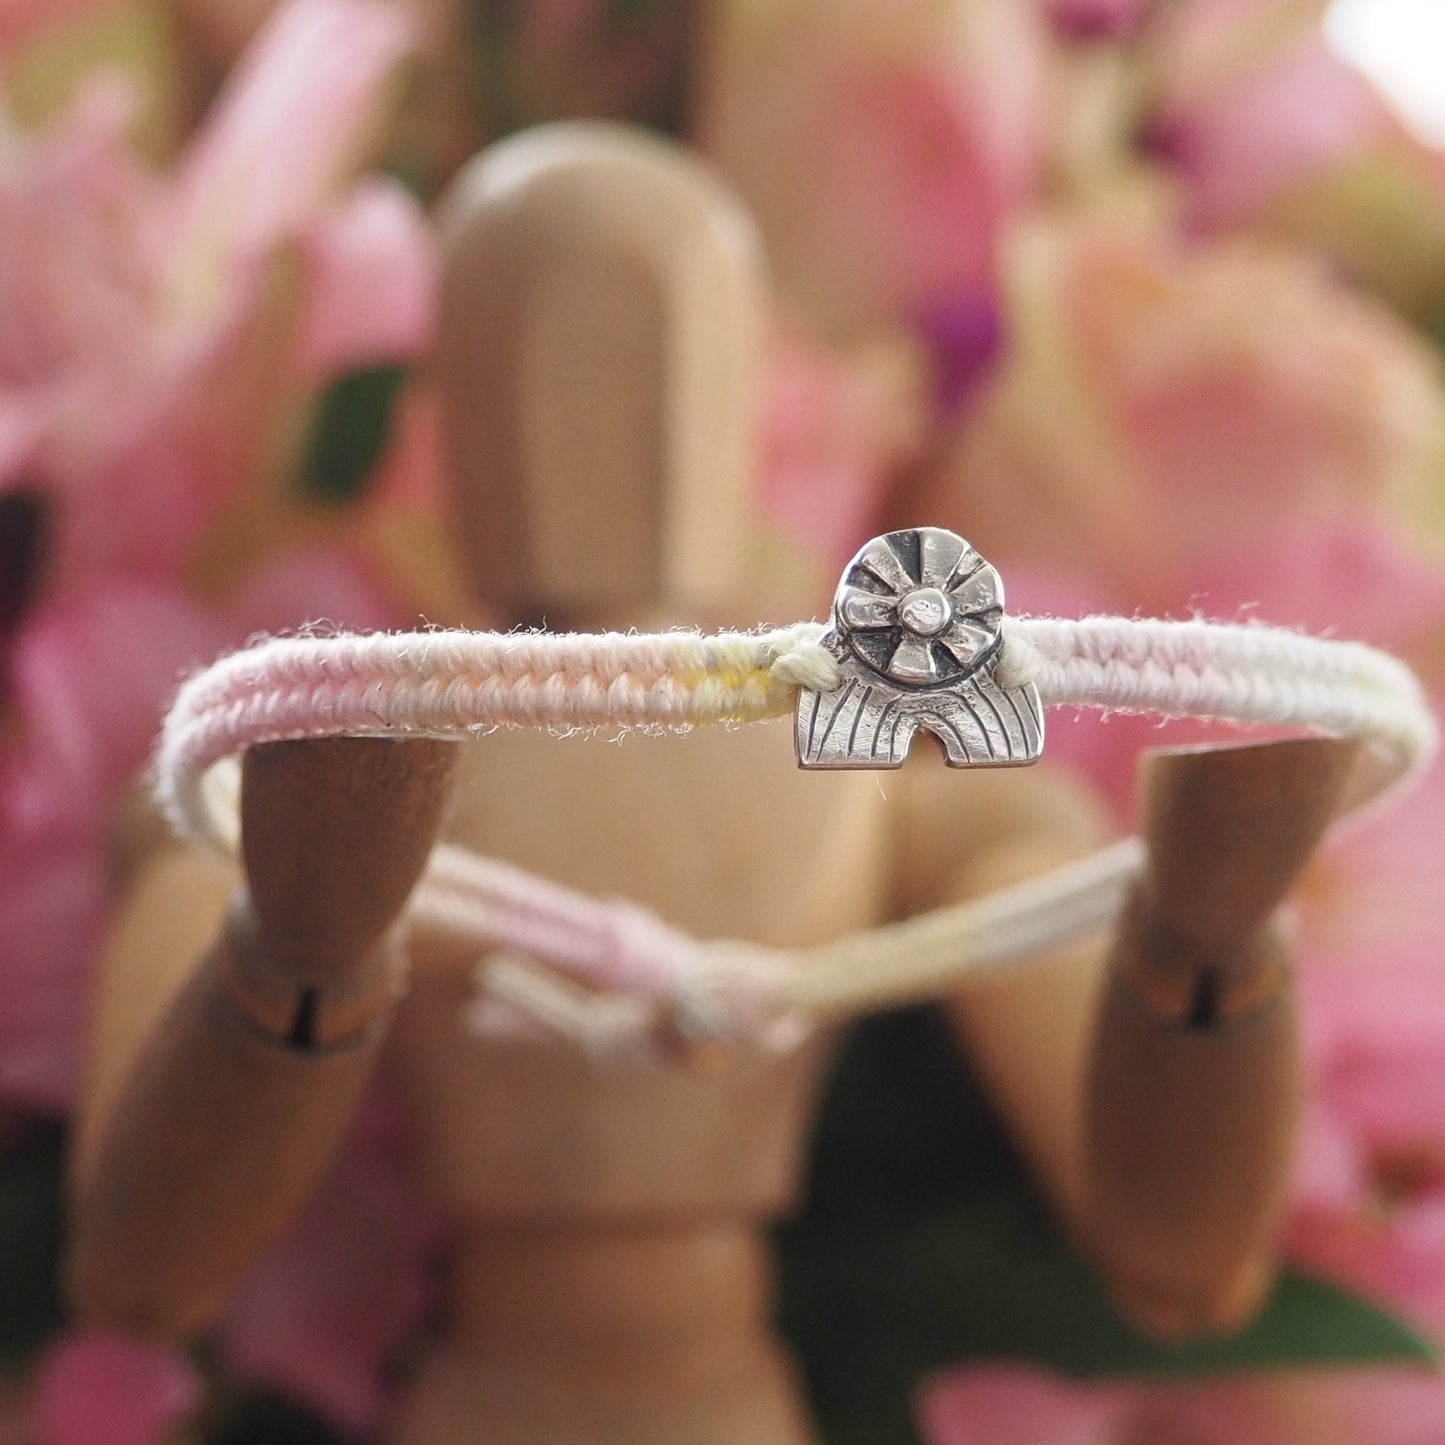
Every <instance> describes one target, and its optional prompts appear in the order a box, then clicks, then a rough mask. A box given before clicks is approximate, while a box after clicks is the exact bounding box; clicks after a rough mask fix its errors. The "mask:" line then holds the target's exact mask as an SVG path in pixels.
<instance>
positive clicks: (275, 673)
mask: <svg viewBox="0 0 1445 1445" xmlns="http://www.w3.org/2000/svg"><path fill="white" fill-rule="evenodd" d="M823 632H824V629H823V627H822V626H821V625H820V624H818V623H799V624H797V625H795V626H793V627H788V628H782V629H778V630H775V631H770V632H758V633H743V632H732V633H721V634H716V635H711V636H709V635H704V634H702V633H698V632H687V631H677V632H664V633H652V634H639V633H600V634H587V633H539V632H516V633H488V632H465V631H444V630H434V631H426V632H411V633H375V634H365V635H345V634H343V635H339V636H330V637H315V636H299V637H280V638H271V639H268V640H266V641H263V642H260V643H258V644H256V645H255V646H252V647H249V648H246V649H244V650H243V651H240V652H236V653H232V654H230V655H229V656H227V657H223V658H222V659H220V660H219V661H218V662H217V663H215V664H213V665H212V666H211V667H209V668H207V669H206V670H205V671H203V672H200V673H198V674H196V675H195V676H193V677H192V678H190V679H189V680H188V681H187V682H186V683H185V684H184V685H183V686H182V687H181V689H180V692H179V694H178V695H177V698H176V701H175V704H174V706H173V707H172V709H171V711H170V714H169V715H168V717H167V719H166V723H165V727H164V729H163V731H162V734H161V738H160V742H159V745H158V748H157V752H156V760H155V777H156V789H157V794H158V796H159V799H160V801H161V803H162V804H163V806H164V807H165V809H166V811H167V813H168V815H169V816H170V818H171V819H172V821H173V823H174V824H175V826H176V827H177V828H178V830H179V831H180V832H182V833H183V834H186V835H189V836H193V837H199V838H204V839H206V840H208V841H209V842H211V843H212V844H213V845H215V846H217V847H221V848H223V849H229V848H232V847H234V836H235V819H234V817H233V816H231V815H230V814H231V813H232V812H233V810H234V790H233V789H227V788H224V787H220V788H217V787H207V786H206V785H205V779H206V775H207V774H208V773H209V772H210V771H211V770H212V769H213V768H214V767H215V766H216V765H217V764H219V763H221V762H222V761H223V760H225V759H226V758H229V757H233V756H236V755H238V754H240V753H242V752H244V750H245V749H246V748H248V747H251V746H253V745H255V744H258V743H265V742H277V741H281V740H285V739H297V738H312V737H331V736H346V735H353V736H386V735H396V736H414V737H438V738H460V737H465V736H468V735H470V734H475V733H479V732H484V731H487V730H489V729H491V728H494V727H544V728H550V729H554V730H557V731H563V732H566V731H575V730H579V729H595V728H611V729H617V730H624V729H627V728H631V727H653V728H657V727H661V728H673V729H686V728H690V727H694V726H698V725H700V724H705V723H714V722H735V723H742V722H754V721H758V720H761V719H763V718H770V717H778V716H782V715H784V714H786V713H788V712H789V711H791V710H792V707H793V705H794V702H795V699H796V696H797V692H798V689H799V688H800V687H808V688H813V689H816V690H820V691H827V690H830V688H831V687H832V686H833V685H836V681H837V676H838V673H837V666H838V665H837V662H836V661H835V659H834V658H833V656H832V654H831V653H830V652H829V650H828V649H827V647H825V646H824V645H823V644H822V643H821V641H820V638H821V637H822V635H823ZM997 667H998V669H999V671H1000V673H1001V674H1002V676H1003V677H1004V678H1005V679H1006V681H1007V682H1008V684H1009V685H1017V684H1019V683H1022V682H1033V683H1034V684H1035V685H1036V686H1037V687H1038V689H1039V693H1040V696H1041V698H1042V700H1043V702H1044V704H1045V705H1046V706H1055V707H1057V706H1074V707H1089V708H1099V709H1102V710H1104V711H1106V712H1149V713H1157V714H1159V715H1161V716H1164V717H1199V718H1207V719H1213V720H1217V721H1224V722H1232V723H1237V724H1245V725H1248V724H1258V725H1266V726H1275V727H1289V728H1296V729H1299V730H1301V731H1306V732H1315V733H1322V734H1326V735H1329V736H1339V737H1360V738H1362V739H1364V740H1365V741H1366V742H1367V744H1369V746H1368V748H1367V749H1366V750H1365V758H1366V762H1365V764H1364V765H1363V766H1362V769H1361V772H1360V775H1359V777H1358V778H1357V779H1356V780H1355V783H1354V785H1353V787H1352V789H1351V792H1350V795H1349V798H1348V800H1347V805H1348V806H1349V807H1357V806H1359V805H1361V804H1362V803H1364V802H1366V801H1369V800H1370V799H1372V798H1374V797H1377V796H1378V795H1380V794H1381V793H1383V792H1385V791H1387V790H1388V789H1390V788H1391V787H1393V786H1395V785H1397V784H1399V783H1401V782H1402V781H1403V780H1408V779H1409V778H1412V777H1414V776H1417V775H1418V773H1419V772H1420V771H1421V769H1422V768H1423V767H1424V765H1425V763H1426V762H1427V761H1428V759H1429V757H1430V756H1431V754H1432V753H1433V752H1434V749H1435V746H1436V725H1435V720H1434V717H1433V715H1432V713H1431V711H1430V708H1429V705H1428V703H1427V702H1426V700H1425V697H1424V695H1423V693H1422V691H1421V689H1420V686H1419V683H1418V682H1417V681H1416V679H1415V677H1414V674H1413V673H1411V672H1410V670H1409V669H1408V668H1407V667H1406V666H1405V665H1404V664H1403V663H1401V662H1399V661H1398V660H1397V659H1395V658H1393V657H1391V656H1389V655H1388V654H1386V653H1383V652H1379V651H1377V650H1376V649H1374V648H1371V647H1366V646H1364V645H1363V644H1360V643H1351V642H1337V641H1333V640H1327V639H1321V638H1316V637H1310V636H1306V635H1303V634H1300V633H1296V632H1290V631H1287V630H1285V629H1281V628H1274V627H1268V626H1265V625H1263V624H1259V623H1245V624H1224V623H1212V622H1203V621H1179V622H1172V621H1153V620H1142V619H1131V618H1122V617H1088V618H1083V619H1079V620H1065V619H1059V618H1042V617H1036V618H1008V619H1005V622H1004V626H1003V647H1002V651H1001V654H1000V657H999V660H998V663H997ZM222 781H224V779H223V780H222Z"/></svg>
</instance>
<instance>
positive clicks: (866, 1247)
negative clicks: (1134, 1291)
mask: <svg viewBox="0 0 1445 1445" xmlns="http://www.w3.org/2000/svg"><path fill="white" fill-rule="evenodd" d="M781 1267H782V1285H781V1320H782V1325H783V1329H784V1332H785V1333H786V1334H787V1335H788V1337H789V1338H790V1339H791V1340H792V1342H793V1345H794V1348H795V1349H796V1350H797V1352H798V1355H799V1358H800V1360H801V1361H802V1364H803V1368H804V1371H805V1373H806V1375H807V1378H808V1380H809V1384H810V1387H811V1391H812V1395H813V1402H814V1408H815V1409H816V1411H817V1412H818V1415H819V1418H820V1421H821V1423H822V1425H823V1429H824V1433H825V1435H826V1437H827V1438H828V1440H829V1442H830V1445H846V1442H850V1441H853V1440H856V1441H858V1442H859V1445H862V1442H863V1441H864V1440H867V1441H869V1442H871V1445H892V1442H895V1441H896V1442H898V1445H905V1442H912V1441H913V1435H912V1429H911V1425H910V1424H909V1421H908V1403H907V1402H908V1399H909V1396H910V1394H911V1393H912V1390H913V1389H914V1387H915V1386H916V1384H917V1383H918V1381H919V1380H920V1379H921V1378H922V1377H923V1376H924V1375H926V1374H928V1373H930V1372H931V1371H934V1370H938V1369H941V1368H944V1367H946V1366H949V1365H954V1364H958V1363H960V1362H962V1361H964V1360H967V1359H982V1358H998V1357H1009V1358H1014V1359H1020V1358H1022V1359H1029V1360H1032V1361H1035V1362H1036V1363H1038V1364H1041V1365H1044V1366H1047V1367H1050V1368H1053V1369H1056V1370H1059V1371H1062V1372H1064V1373H1067V1374H1072V1375H1077V1376H1098V1375H1185V1374H1188V1375H1200V1374H1212V1373H1221V1372H1237V1371H1241V1370H1263V1369H1275V1368H1283V1367H1286V1366H1292V1365H1296V1366H1297V1365H1320V1364H1328V1365H1363V1364H1384V1363H1409V1364H1419V1365H1430V1364H1433V1363H1434V1361H1435V1356H1434V1353H1433V1351H1432V1349H1431V1347H1430V1346H1429V1345H1428V1344H1427V1343H1426V1342H1425V1340H1423V1339H1422V1338H1421V1337H1420V1336H1419V1335H1418V1334H1416V1333H1415V1332H1414V1331H1413V1330H1412V1329H1410V1327H1409V1326H1407V1325H1406V1324H1404V1323H1403V1322H1402V1321H1400V1320H1398V1319H1396V1318H1395V1317H1393V1316H1392V1315H1390V1314H1388V1313H1387V1312H1385V1311H1383V1310H1381V1309H1379V1308H1377V1307H1376V1306H1374V1305H1371V1304H1368V1303H1366V1302H1365V1301H1363V1300H1361V1299H1358V1298H1356V1297H1354V1296H1352V1295H1350V1294H1349V1293H1347V1292H1346V1291H1344V1290H1340V1289H1337V1288H1335V1287H1334V1286H1332V1285H1328V1284H1325V1283H1323V1282H1321V1281H1319V1280H1314V1279H1308V1278H1306V1277H1304V1276H1302V1275H1298V1274H1286V1275H1285V1276H1284V1277H1283V1279H1282V1280H1281V1281H1280V1284H1279V1286H1278V1288H1277V1289H1276V1290H1275V1293H1274V1295H1273V1297H1272V1298H1271V1300H1270V1302H1269V1304H1268V1306H1267V1308H1266V1309H1265V1310H1264V1312H1263V1313H1262V1314H1261V1315H1260V1316H1259V1318H1258V1319H1256V1320H1255V1322H1254V1323H1253V1324H1251V1325H1250V1326H1249V1327H1248V1328H1247V1329H1245V1330H1243V1331H1242V1332H1240V1333H1239V1334H1236V1335H1234V1336H1232V1337H1230V1338H1228V1339H1222V1340H1214V1341H1208V1342H1204V1343H1199V1344H1193V1345H1189V1346H1186V1347H1183V1348H1169V1347H1167V1346H1163V1345H1160V1344H1158V1343H1156V1342H1154V1341H1150V1340H1147V1339H1144V1338H1142V1337H1141V1336H1139V1335H1137V1334H1135V1333H1134V1331H1132V1330H1131V1329H1130V1328H1129V1327H1128V1326H1127V1325H1126V1324H1125V1323H1124V1322H1123V1321H1122V1320H1121V1319H1120V1318H1119V1316H1118V1315H1117V1314H1115V1312H1114V1310H1113V1308H1112V1307H1111V1305H1110V1303H1109V1301H1108V1299H1107V1297H1106V1296H1105V1295H1104V1293H1103V1291H1102V1289H1101V1288H1100V1287H1099V1285H1098V1283H1097V1281H1096V1280H1095V1278H1094V1277H1093V1275H1092V1274H1091V1273H1090V1272H1089V1270H1088V1269H1087V1268H1086V1267H1085V1266H1084V1265H1083V1264H1082V1263H1081V1262H1080V1261H1079V1259H1078V1258H1077V1257H1076V1256H1075V1255H1074V1254H1073V1253H1072V1252H1071V1251H1070V1250H1068V1249H1067V1248H1066V1247H1065V1246H1064V1245H1063V1244H1062V1243H1061V1242H1060V1240H1059V1239H1058V1237H1057V1236H1056V1235H1055V1233H1054V1232H1053V1231H1052V1230H1051V1229H1050V1227H1049V1225H1048V1223H1047V1221H1046V1220H1045V1219H1044V1218H1043V1217H1042V1215H1041V1213H1040V1211H1039V1209H1038V1207H1037V1205H1035V1204H1034V1202H1033V1201H1032V1200H1031V1198H1030V1197H1029V1196H1028V1195H1027V1194H1025V1193H1022V1192H1019V1191H1016V1190H1008V1191H1005V1192H1000V1193H998V1194H996V1195H994V1196H992V1197H985V1198H982V1199H980V1200H978V1201H976V1202H975V1203H974V1204H972V1205H970V1206H968V1207H966V1208H961V1209H957V1210H954V1211H951V1212H949V1213H947V1214H942V1215H933V1216H929V1217H927V1218H923V1219H918V1220H914V1221H912V1222H910V1223H904V1222H901V1221H900V1222H898V1223H897V1224H895V1225H892V1226H883V1225H873V1226H868V1227H863V1228H855V1227H845V1228H841V1229H839V1230H837V1231H834V1232H832V1233H831V1234H823V1233H820V1232H817V1231H813V1232H811V1233H810V1234H809V1235H808V1236H807V1237H804V1238H801V1239H800V1238H797V1237H790V1236H789V1235H788V1233H787V1232H785V1233H784V1234H783V1236H782V1249H781ZM865 1431H866V1433H865Z"/></svg>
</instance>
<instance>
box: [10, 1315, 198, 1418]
mask: <svg viewBox="0 0 1445 1445" xmlns="http://www.w3.org/2000/svg"><path fill="white" fill-rule="evenodd" d="M200 1403H201V1382H200V1377H199V1376H198V1374H197V1373H196V1370H195V1369H194V1367H193V1366H192V1365H191V1364H190V1363H189V1361H187V1360H186V1359H185V1357H184V1356H182V1355H179V1354H177V1353H176V1352H175V1351H173V1350H167V1349H161V1348H159V1347H157V1346H154V1345H145V1344H141V1343H139V1342H137V1341H135V1340H131V1339H128V1338H126V1337H124V1336H121V1335H113V1334H108V1333H105V1332H103V1331H100V1330H84V1331H77V1332H74V1333H70V1334H64V1335H61V1336H60V1337H59V1339H58V1340H57V1341H56V1342H55V1343H53V1344H52V1345H50V1346H49V1347H48V1348H47V1349H46V1350H45V1352H44V1353H43V1354H42V1356H41V1358H40V1361H39V1364H38V1365H37V1367H36V1371H35V1377H34V1385H33V1387H32V1396H31V1402H30V1414H31V1417H32V1420H31V1429H32V1431H33V1445H163V1442H164V1441H166V1440H168V1439H170V1438H171V1436H172V1431H174V1429H175V1428H176V1426H177V1425H179V1424H180V1423H181V1422H182V1421H183V1420H184V1419H185V1418H186V1416H187V1415H189V1414H190V1413H191V1412H192V1411H194V1410H195V1409H196V1408H197V1407H198V1406H199V1405H200Z"/></svg>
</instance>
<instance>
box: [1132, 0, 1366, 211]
mask: <svg viewBox="0 0 1445 1445" xmlns="http://www.w3.org/2000/svg"><path fill="white" fill-rule="evenodd" d="M1324 8H1325V7H1324V5H1323V4H1322V3H1306V4H1300V3H1299V0H1184V3H1182V4H1178V5H1171V6H1163V7H1161V9H1160V14H1159V16H1158V18H1157V20H1156V22H1155V24H1154V25H1153V26H1152V27H1151V30H1150V32H1149V38H1150V45H1149V60H1150V62H1151V74H1152V80H1153V85H1154V118H1153V123H1152V133H1153V137H1154V139H1155V141H1156V143H1157V146H1158V148H1159V151H1160V154H1161V155H1162V156H1163V158H1164V159H1166V160H1167V161H1169V162H1171V163H1172V164H1173V165H1174V166H1175V167H1176V168H1177V169H1178V170H1179V171H1180V173H1181V174H1182V175H1183V176H1184V177H1185V179H1186V181H1187V183H1188V185H1189V189H1190V197H1191V202H1192V206H1193V210H1194V214H1195V217H1196V219H1197V220H1198V221H1199V222H1200V223H1201V224H1203V225H1206V226H1209V227H1220V226H1228V225H1233V224H1237V223H1239V222H1241V221H1246V220H1251V219H1258V218H1259V216H1260V215H1261V213H1263V212H1264V211H1265V210H1266V209H1267V208H1268V206H1269V205H1270V204H1271V203H1272V202H1273V201H1274V200H1275V199H1276V198H1277V197H1278V196H1279V195H1280V194H1281V193H1282V192H1285V191H1288V190H1290V189H1291V188H1293V187H1297V186H1300V185H1302V184H1305V183H1307V182H1308V181H1309V180H1310V179H1311V178H1312V177H1313V176H1314V175H1315V174H1317V173H1318V172H1320V171H1323V170H1325V169H1327V168H1330V167H1332V166H1334V165H1337V164H1338V163H1339V162H1340V161H1341V160H1342V159H1344V158H1345V157H1348V156H1350V155H1352V154H1354V153H1356V152H1358V151H1359V150H1361V149H1362V148H1363V147H1364V146H1366V145H1367V144H1368V143H1369V142H1370V141H1371V140H1372V139H1374V138H1375V137H1376V136H1378V135H1380V134H1381V133H1382V132H1383V131H1384V130H1385V129H1386V128H1387V126H1388V124H1389V121H1388V112H1387V111H1386V109H1385V106H1384V103H1383V102H1382V101H1381V100H1380V99H1379V97H1378V96H1377V95H1376V94H1375V93H1374V91H1373V90H1372V89H1371V88H1370V86H1369V84H1368V82H1367V81H1366V80H1365V78H1364V77H1363V76H1362V75H1361V74H1360V73H1359V72H1358V71H1357V70H1355V69H1353V68H1352V67H1350V66H1349V65H1347V64H1346V63H1345V62H1344V61H1343V60H1341V59H1340V58H1339V57H1338V56H1337V55H1336V54H1335V53H1334V52H1333V51H1332V50H1331V49H1330V48H1329V46H1328V44H1327V43H1326V40H1325V33H1324V26H1323V23H1322V22H1323V15H1324Z"/></svg>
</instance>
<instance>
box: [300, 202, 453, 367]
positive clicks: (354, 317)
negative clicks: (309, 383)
mask: <svg viewBox="0 0 1445 1445" xmlns="http://www.w3.org/2000/svg"><path fill="white" fill-rule="evenodd" d="M300 243H301V256H302V264H303V268H304V274H305V278H306V285H305V291H306V296H305V302H304V305H305V310H304V312H303V315H302V319H301V325H300V332H301V335H300V345H299V354H298V358H297V360H298V365H299V367H300V370H301V371H302V373H303V374H304V375H305V376H306V378H307V379H308V380H319V379H321V378H323V377H330V376H336V375H339V374H341V373H344V372H346V371H350V370H353V369H355V368H358V367H363V366H372V365H375V364H376V363H378V362H387V361H397V360H399V359H403V358H409V357H413V356H416V355H417V354H418V353H419V352H420V351H421V350H422V348H423V346H424V345H425V344H426V342H428V341H429V340H430V338H431V328H432V318H433V307H434V298H435V287H436V259H437V258H436V251H435V248H434V246H433V244H432V237H431V232H430V230H429V229H428V227H427V223H426V219H425V217H424V216H423V215H422V213H421V212H420V211H419V210H418V209H417V206H416V204H415V202H414V201H413V200H412V199H411V197H410V196H409V195H408V193H407V192H406V191H405V190H404V189H403V188H402V187H401V186H400V185H399V184H397V183H396V182H394V181H384V180H378V181H369V182H365V183H363V184H362V185H359V186H357V187H356V189H355V190H354V191H353V192H352V194H351V196H350V197H349V198H348V199H347V200H346V201H345V202H344V203H343V205H342V206H341V207H340V208H339V209H338V210H337V211H336V212H335V213H334V214H331V215H328V216H326V217H324V218H322V219H321V220H320V221H319V222H316V223H314V224H312V225H311V226H309V227H308V228H307V229H306V230H304V231H303V232H302V233H301V236H300ZM362 298H365V299H364V301H363V299H362Z"/></svg>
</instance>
